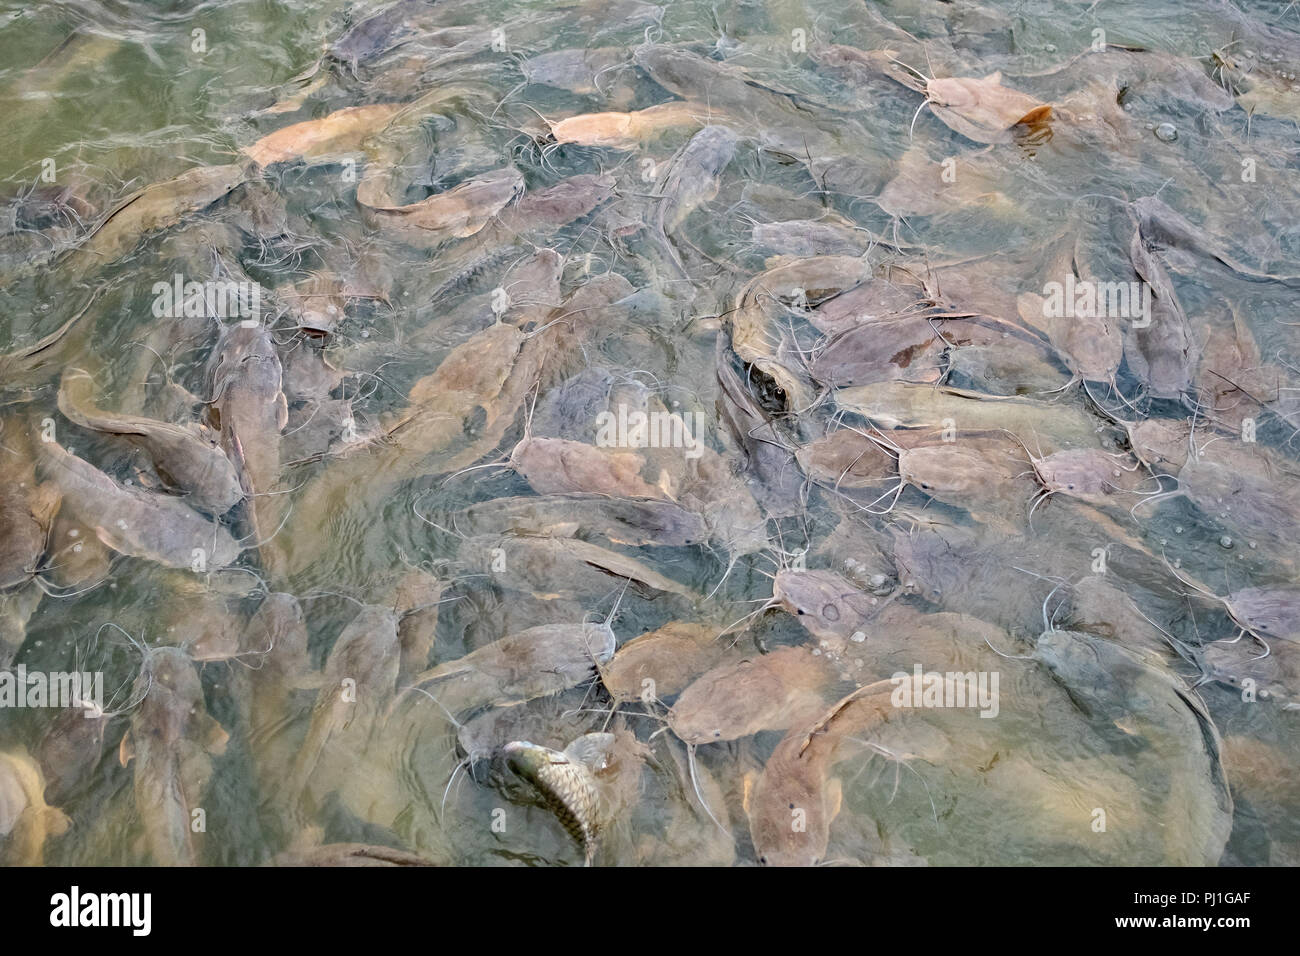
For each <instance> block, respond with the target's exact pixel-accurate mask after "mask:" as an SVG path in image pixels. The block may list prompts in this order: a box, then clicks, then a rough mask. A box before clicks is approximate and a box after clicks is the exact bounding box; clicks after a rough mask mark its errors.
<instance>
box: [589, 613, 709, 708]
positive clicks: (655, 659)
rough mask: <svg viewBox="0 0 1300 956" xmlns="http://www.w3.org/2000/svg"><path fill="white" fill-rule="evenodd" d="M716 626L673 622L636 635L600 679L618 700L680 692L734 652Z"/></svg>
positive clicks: (654, 696)
mask: <svg viewBox="0 0 1300 956" xmlns="http://www.w3.org/2000/svg"><path fill="white" fill-rule="evenodd" d="M727 644H728V642H727V641H723V640H720V639H719V638H718V633H717V629H716V628H711V627H706V626H705V625H703V624H693V623H691V622H689V621H671V622H669V623H668V624H665V625H664V626H663V627H661V628H659V629H658V630H655V631H650V632H648V633H646V634H642V635H641V636H640V637H634V638H632V640H630V641H628V642H627V643H626V644H624V645H623V646H622V647H620V648H619V649H618V650H617V651H615V653H614V658H613V660H611V661H610V662H609V663H608V664H606V665H605V666H604V668H603V669H602V670H601V674H600V679H601V682H602V683H604V685H605V689H606V690H608V691H609V693H610V695H611V696H612V697H613V698H614V699H615V700H616V701H620V702H621V701H630V700H637V699H641V700H645V699H646V698H647V697H649V699H650V700H659V699H662V698H665V697H672V696H673V695H675V694H680V693H681V692H682V691H683V690H685V689H686V688H687V687H688V686H689V685H690V684H691V683H692V682H693V681H694V680H695V679H696V678H698V677H699V676H700V675H701V674H703V673H704V672H705V671H707V670H709V669H710V668H712V667H714V666H716V665H718V664H720V663H722V662H723V661H724V660H725V659H727V658H728V657H729V656H734V655H735V652H734V651H729V650H728V647H727Z"/></svg>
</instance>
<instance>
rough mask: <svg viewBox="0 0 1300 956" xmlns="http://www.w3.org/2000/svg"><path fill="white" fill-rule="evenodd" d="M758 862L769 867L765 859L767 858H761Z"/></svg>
mask: <svg viewBox="0 0 1300 956" xmlns="http://www.w3.org/2000/svg"><path fill="white" fill-rule="evenodd" d="M758 862H759V863H761V864H763V866H767V857H765V856H760V857H759V858H758Z"/></svg>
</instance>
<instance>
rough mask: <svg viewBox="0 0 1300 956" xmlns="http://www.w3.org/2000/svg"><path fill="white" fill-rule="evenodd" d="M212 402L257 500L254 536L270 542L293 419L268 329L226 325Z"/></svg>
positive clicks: (249, 490) (229, 446) (226, 440)
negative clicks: (285, 438)
mask: <svg viewBox="0 0 1300 956" xmlns="http://www.w3.org/2000/svg"><path fill="white" fill-rule="evenodd" d="M211 374H212V402H213V407H214V408H215V409H216V412H217V415H218V416H219V419H220V422H221V445H222V447H223V448H224V449H225V450H226V454H227V455H229V456H230V459H231V461H233V462H234V463H235V465H236V467H237V468H238V469H239V471H240V476H241V480H242V481H243V484H244V491H245V493H246V494H248V495H252V496H257V497H256V500H255V501H254V504H253V533H254V535H255V536H256V539H257V540H259V541H263V540H265V539H267V538H269V537H270V536H271V535H272V534H273V533H274V532H275V531H276V529H277V528H278V526H279V523H280V515H281V514H282V511H283V506H282V501H283V498H280V497H276V496H274V495H270V494H269V492H271V490H272V489H273V488H274V487H275V485H276V483H277V482H278V481H279V480H280V432H281V431H283V430H284V426H285V425H286V424H287V423H288V421H289V405H288V401H287V400H286V399H285V395H284V390H283V379H284V368H283V366H282V365H281V364H280V358H279V356H278V355H277V354H276V351H275V343H274V342H272V341H271V333H270V331H269V330H268V329H266V328H265V327H264V326H260V325H259V326H253V327H249V326H245V325H244V324H242V323H240V324H239V325H232V326H227V327H226V328H225V329H224V330H223V331H222V335H221V340H220V341H219V342H218V343H217V347H216V350H215V351H214V353H213V361H212V367H211Z"/></svg>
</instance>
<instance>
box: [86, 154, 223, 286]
mask: <svg viewBox="0 0 1300 956" xmlns="http://www.w3.org/2000/svg"><path fill="white" fill-rule="evenodd" d="M245 179H247V175H246V174H245V172H244V170H243V168H242V167H241V166H239V165H237V164H231V165H228V166H201V167H199V168H197V169H191V170H190V171H189V172H187V173H182V174H181V175H180V176H177V177H176V178H175V179H171V180H168V181H167V182H162V183H155V184H153V185H152V186H146V187H145V188H144V189H141V190H140V191H138V192H136V193H133V194H132V195H130V196H128V197H127V198H126V199H125V200H123V201H122V202H121V203H119V204H118V205H117V206H116V207H115V208H114V209H113V210H112V211H111V212H110V213H109V214H108V216H107V217H105V219H104V220H103V221H102V222H100V224H99V225H98V226H96V227H95V229H94V230H93V231H91V232H90V234H89V235H87V237H86V238H85V240H84V241H83V242H82V244H81V245H80V246H79V247H78V248H77V249H76V250H75V251H73V252H72V253H71V254H70V255H69V256H68V260H67V263H66V268H67V269H68V270H69V271H70V274H71V275H84V274H85V273H86V272H88V271H90V270H92V269H98V268H100V267H102V266H105V265H108V264H109V263H112V262H115V261H117V260H118V259H120V258H121V257H122V256H124V255H126V254H127V253H128V252H130V251H131V250H132V249H133V248H134V247H135V246H136V244H137V243H138V242H139V241H140V240H141V239H142V238H143V237H144V236H145V235H147V234H148V233H151V232H154V231H156V230H159V229H166V228H168V227H169V226H173V225H175V224H176V223H178V222H180V221H181V220H183V219H184V218H185V217H186V216H188V215H189V214H190V213H193V212H197V211H198V210H200V209H203V208H204V207H206V206H209V205H211V204H212V203H214V202H216V201H217V200H218V199H220V198H221V197H222V196H224V195H226V194H227V193H228V192H230V191H231V190H232V189H234V188H235V187H236V186H238V185H239V184H240V183H242V182H244V181H245Z"/></svg>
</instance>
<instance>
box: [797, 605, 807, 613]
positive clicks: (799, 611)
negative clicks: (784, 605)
mask: <svg viewBox="0 0 1300 956" xmlns="http://www.w3.org/2000/svg"><path fill="white" fill-rule="evenodd" d="M795 613H796V614H805V613H807V612H805V611H804V609H803V608H801V607H798V608H795Z"/></svg>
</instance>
